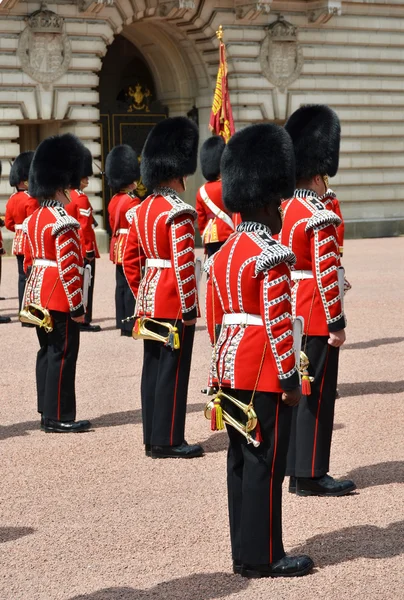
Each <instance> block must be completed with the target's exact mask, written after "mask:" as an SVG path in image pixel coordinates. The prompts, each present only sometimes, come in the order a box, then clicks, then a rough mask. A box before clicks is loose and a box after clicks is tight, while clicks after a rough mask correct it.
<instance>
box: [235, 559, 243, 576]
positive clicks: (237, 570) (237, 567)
mask: <svg viewBox="0 0 404 600" xmlns="http://www.w3.org/2000/svg"><path fill="white" fill-rule="evenodd" d="M242 568H243V565H242V564H241V562H240V561H239V560H233V573H234V574H235V575H241V569H242Z"/></svg>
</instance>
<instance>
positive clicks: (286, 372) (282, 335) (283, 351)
mask: <svg viewBox="0 0 404 600" xmlns="http://www.w3.org/2000/svg"><path fill="white" fill-rule="evenodd" d="M286 271H287V267H286V266H285V265H284V266H283V268H280V266H278V267H274V268H273V269H269V270H268V271H265V272H263V277H262V280H261V293H260V312H261V317H262V320H263V321H264V324H265V330H266V332H267V335H268V340H269V347H270V350H271V352H272V355H273V357H274V360H275V364H276V368H277V370H278V378H279V382H280V385H281V387H282V389H283V390H285V391H287V390H292V389H294V388H296V387H298V386H299V373H298V371H297V368H296V359H295V351H294V347H293V329H292V306H291V298H290V274H289V273H287V272H286Z"/></svg>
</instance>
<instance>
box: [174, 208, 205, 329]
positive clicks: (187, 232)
mask: <svg viewBox="0 0 404 600" xmlns="http://www.w3.org/2000/svg"><path fill="white" fill-rule="evenodd" d="M169 229H170V232H169V235H170V242H171V262H172V266H173V269H174V273H175V279H176V283H177V292H178V297H179V299H180V305H181V311H182V319H183V321H191V320H192V319H195V318H196V317H197V316H198V298H197V291H196V280H195V228H194V221H193V218H192V217H191V215H190V214H187V213H185V214H182V215H178V216H177V217H174V218H173V220H172V221H171V223H170V226H169Z"/></svg>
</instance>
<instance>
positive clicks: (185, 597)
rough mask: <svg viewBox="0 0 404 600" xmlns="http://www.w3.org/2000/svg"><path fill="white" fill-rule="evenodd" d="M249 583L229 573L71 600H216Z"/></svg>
mask: <svg viewBox="0 0 404 600" xmlns="http://www.w3.org/2000/svg"><path fill="white" fill-rule="evenodd" d="M247 587H248V580H246V579H242V578H241V577H234V575H230V574H229V573H197V574H195V575H188V576H187V577H180V578H179V579H173V580H172V581H164V582H163V583H159V584H157V585H156V586H154V587H152V588H149V589H148V590H139V589H135V588H129V587H113V588H104V589H103V590H98V591H97V592H92V593H90V594H81V595H79V596H74V597H72V598H70V600H163V599H164V600H213V598H223V597H227V596H230V595H231V594H235V593H236V592H240V591H243V590H246V589H247Z"/></svg>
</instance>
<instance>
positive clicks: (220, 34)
mask: <svg viewBox="0 0 404 600" xmlns="http://www.w3.org/2000/svg"><path fill="white" fill-rule="evenodd" d="M216 37H217V39H218V40H219V41H220V42H223V25H219V29H218V30H217V31H216Z"/></svg>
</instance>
